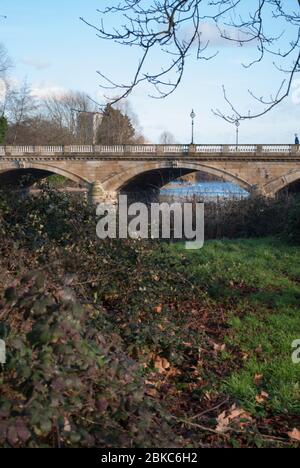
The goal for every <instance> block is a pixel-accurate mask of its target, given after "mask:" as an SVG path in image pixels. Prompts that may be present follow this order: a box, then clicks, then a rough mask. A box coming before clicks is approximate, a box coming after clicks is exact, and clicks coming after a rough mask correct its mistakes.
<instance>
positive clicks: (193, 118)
mask: <svg viewBox="0 0 300 468" xmlns="http://www.w3.org/2000/svg"><path fill="white" fill-rule="evenodd" d="M195 117H196V114H195V112H194V109H193V110H192V112H191V119H192V143H191V144H192V145H193V144H194V123H195Z"/></svg>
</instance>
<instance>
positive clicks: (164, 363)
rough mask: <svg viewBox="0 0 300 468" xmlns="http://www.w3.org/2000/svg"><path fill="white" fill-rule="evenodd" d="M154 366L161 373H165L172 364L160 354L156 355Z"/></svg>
mask: <svg viewBox="0 0 300 468" xmlns="http://www.w3.org/2000/svg"><path fill="white" fill-rule="evenodd" d="M154 367H155V368H156V369H157V370H158V372H159V373H160V374H163V373H164V372H166V371H167V370H168V369H170V367H171V364H170V363H169V361H168V360H167V359H165V358H162V357H160V356H156V358H155V360H154Z"/></svg>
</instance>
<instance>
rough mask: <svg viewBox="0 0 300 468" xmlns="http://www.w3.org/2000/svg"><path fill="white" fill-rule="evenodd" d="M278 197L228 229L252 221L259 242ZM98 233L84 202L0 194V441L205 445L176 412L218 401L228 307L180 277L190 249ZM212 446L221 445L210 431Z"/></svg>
mask: <svg viewBox="0 0 300 468" xmlns="http://www.w3.org/2000/svg"><path fill="white" fill-rule="evenodd" d="M269 203H271V202H269ZM276 203H278V205H276ZM280 203H281V202H274V205H273V206H271V205H269V204H268V205H266V204H265V203H264V202H263V201H261V200H257V201H256V202H254V201H251V202H250V201H249V202H248V205H247V204H246V202H245V204H244V205H243V206H244V208H245V209H246V208H247V207H248V208H247V210H248V212H247V213H248V214H245V215H244V217H243V218H242V220H241V227H240V228H239V230H233V224H230V216H229V215H228V217H227V218H226V222H227V226H229V227H230V229H231V231H230V232H231V233H232V235H236V234H237V233H238V232H239V233H243V235H246V233H247V232H249V231H247V229H248V228H249V227H247V226H250V224H249V225H248V223H249V219H250V218H251V217H252V216H256V217H257V218H256V219H260V220H261V221H260V223H261V224H259V225H257V226H256V228H255V229H256V230H257V231H255V232H257V233H259V234H260V233H261V230H262V219H263V216H265V215H267V216H268V217H269V218H268V219H270V221H271V220H272V219H274V217H275V215H274V212H275V211H276V210H277V207H278V209H280V210H282V205H281V204H280ZM290 203H292V202H290ZM255 206H256V208H255ZM293 209H294V210H295V213H296V210H297V208H296V204H295V205H294V206H293ZM233 211H234V213H235V216H236V211H235V210H233ZM289 213H290V214H288V216H290V218H289V219H290V220H291V221H290V225H289V229H291V230H294V229H295V232H296V228H297V229H298V226H299V224H297V215H296V214H293V213H294V212H293V211H290V210H289ZM276 216H277V219H281V220H282V216H283V214H282V212H280V214H278V213H277V215H276ZM284 216H287V214H286V212H285V213H284ZM224 219H225V218H224ZM235 219H237V218H235ZM236 225H238V223H237V222H236ZM284 225H285V221H284V222H282V221H280V223H276V233H278V234H279V229H278V227H279V226H281V227H280V229H281V230H282V232H283V226H284ZM95 227H96V218H95V213H94V210H92V209H90V208H89V207H87V206H86V204H85V202H84V201H81V200H80V199H78V198H73V197H72V196H69V195H67V194H62V193H57V192H55V191H53V190H50V189H49V188H47V187H45V188H44V189H43V190H42V192H40V193H39V195H38V196H33V197H26V198H21V197H18V196H16V194H14V193H10V194H9V193H7V194H2V196H1V197H0V235H1V244H0V249H1V252H0V289H1V293H0V339H4V340H5V342H6V345H7V351H8V356H7V358H8V359H7V363H6V364H5V366H3V368H2V369H1V370H0V384H1V386H0V445H1V446H4V447H44V446H45V447H95V446H97V447H130V446H135V447H139V446H140V447H141V446H142V447H181V446H191V445H192V446H197V444H200V443H201V444H202V443H203V433H202V432H201V431H200V434H199V431H198V430H197V428H194V430H192V429H191V427H189V428H188V429H187V428H186V427H185V425H184V424H182V421H181V419H180V418H182V415H183V414H187V413H191V414H195V413H197V412H201V409H202V410H204V411H205V409H206V406H205V405H207V402H209V403H210V404H211V405H214V404H215V403H218V401H219V400H217V401H214V393H216V394H217V391H216V389H217V385H218V383H217V379H216V375H218V376H220V375H222V377H224V376H226V375H229V374H230V371H231V370H232V369H233V368H234V367H235V366H236V364H235V363H233V362H232V363H231V362H228V363H227V364H226V366H225V367H224V366H223V367H222V371H220V358H219V355H218V352H217V351H216V349H218V346H219V345H217V344H216V339H217V340H221V343H222V340H223V337H224V335H225V334H226V332H227V329H228V325H227V316H226V313H225V306H224V304H222V303H221V302H220V304H218V303H216V302H215V301H213V300H212V299H211V298H210V297H209V295H208V293H207V289H206V288H205V287H204V285H203V284H202V283H201V281H199V279H198V278H197V277H195V278H193V272H192V271H190V272H189V274H187V271H189V259H188V258H187V256H186V255H184V254H180V252H178V253H176V255H174V256H171V255H170V249H168V248H167V246H166V245H165V244H164V243H158V242H154V241H149V242H139V241H125V240H124V241H111V240H107V241H99V240H98V239H97V238H96V232H95ZM249 229H250V228H249ZM222 232H223V233H225V231H222ZM227 232H229V231H227ZM252 233H253V234H254V232H252ZM271 233H272V232H271V231H270V232H269V231H268V234H271ZM293 240H298V238H297V237H294V238H293ZM203 281H205V278H204V280H203ZM231 306H232V305H230V307H231ZM216 337H217V338H216ZM201 353H204V354H205V359H202V357H201ZM220 372H221V374H220ZM207 395H208V396H207ZM221 397H222V396H221ZM216 398H217V397H216ZM218 398H220V396H219V397H218ZM201 405H204V406H203V407H202V406H201ZM197 431H198V432H197ZM208 437H209V436H208ZM210 437H212V435H211V434H210ZM211 444H212V441H211V440H209V439H208V445H211ZM213 445H214V446H223V445H227V443H226V441H224V439H223V438H221V439H220V438H218V437H217V439H216V440H215V441H214V442H213Z"/></svg>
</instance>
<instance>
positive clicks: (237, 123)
mask: <svg viewBox="0 0 300 468" xmlns="http://www.w3.org/2000/svg"><path fill="white" fill-rule="evenodd" d="M234 124H235V127H236V150H237V149H238V146H239V127H240V125H241V124H240V121H239V119H236V120H235V122H234Z"/></svg>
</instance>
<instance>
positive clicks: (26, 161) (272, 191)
mask: <svg viewBox="0 0 300 468" xmlns="http://www.w3.org/2000/svg"><path fill="white" fill-rule="evenodd" d="M199 171H201V172H204V173H207V174H210V175H212V176H215V177H216V178H221V179H223V180H225V181H229V182H233V183H235V184H237V185H239V186H240V187H242V188H243V189H245V190H247V191H249V192H251V193H257V194H261V195H264V196H268V197H273V196H275V195H276V193H277V192H279V191H280V190H281V189H283V188H284V187H286V186H288V185H289V184H292V183H293V182H295V181H297V180H300V149H299V146H296V145H238V146H236V145H137V146H0V187H1V186H16V185H17V184H18V181H19V180H20V178H21V177H22V176H24V175H30V180H31V181H32V182H35V181H37V180H39V179H42V178H45V177H47V176H49V175H51V174H59V175H62V176H64V177H66V178H67V179H70V180H71V181H73V182H75V183H77V184H78V185H79V186H81V187H85V188H86V189H87V190H89V193H90V196H91V200H92V201H93V202H95V203H96V202H99V201H102V200H104V199H107V198H112V199H113V198H115V196H116V195H117V194H118V193H120V192H123V193H127V192H140V191H143V192H144V191H146V190H154V189H155V190H157V189H159V188H161V187H162V186H164V185H166V184H167V183H169V182H170V181H171V180H174V179H176V178H178V177H181V176H183V175H186V174H190V173H193V172H199Z"/></svg>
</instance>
